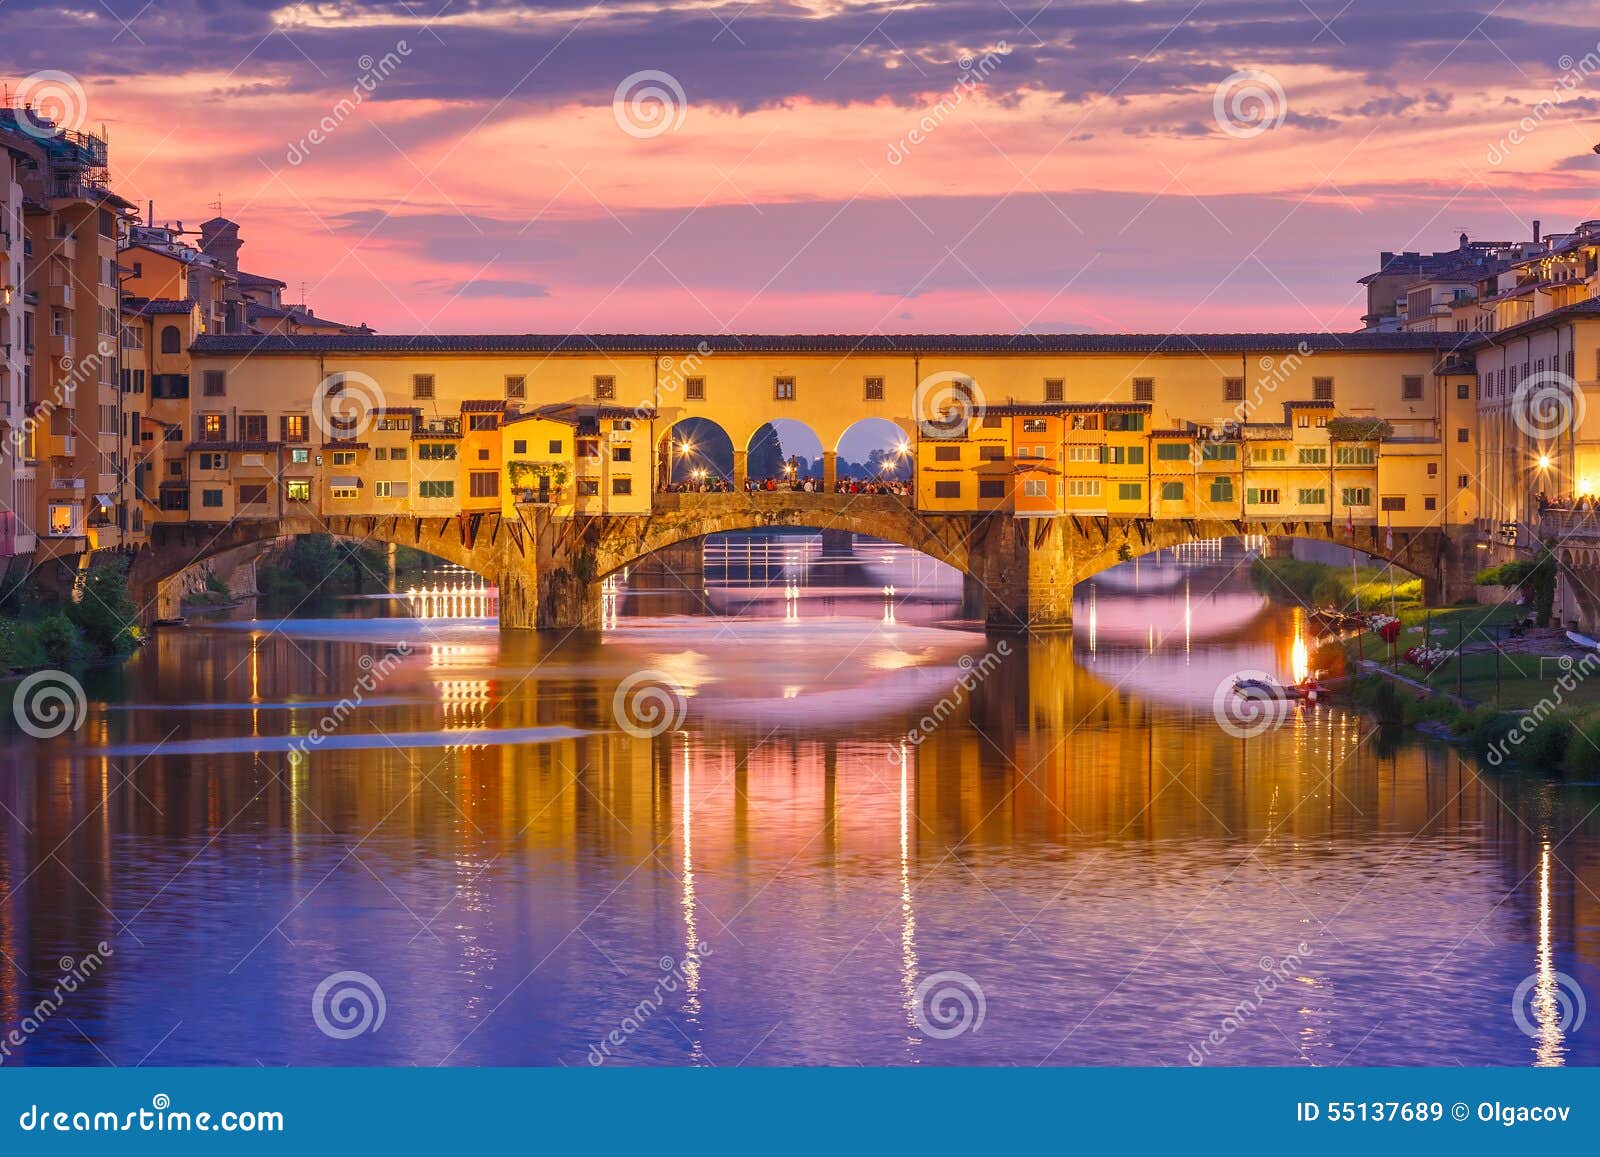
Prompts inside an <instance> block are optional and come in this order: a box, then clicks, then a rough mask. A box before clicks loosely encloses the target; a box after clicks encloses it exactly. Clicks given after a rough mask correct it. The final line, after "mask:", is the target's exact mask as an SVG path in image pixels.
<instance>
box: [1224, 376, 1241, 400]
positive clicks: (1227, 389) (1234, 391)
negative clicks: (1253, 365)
mask: <svg viewBox="0 0 1600 1157" xmlns="http://www.w3.org/2000/svg"><path fill="white" fill-rule="evenodd" d="M1222 400H1223V401H1224V402H1242V401H1244V379H1243V378H1223V379H1222Z"/></svg>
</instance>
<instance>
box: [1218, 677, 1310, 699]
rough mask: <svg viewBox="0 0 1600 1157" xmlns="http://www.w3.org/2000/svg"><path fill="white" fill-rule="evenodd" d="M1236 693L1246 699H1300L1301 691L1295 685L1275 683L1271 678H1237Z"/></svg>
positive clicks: (1235, 683)
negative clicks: (1287, 685) (1288, 685)
mask: <svg viewBox="0 0 1600 1157" xmlns="http://www.w3.org/2000/svg"><path fill="white" fill-rule="evenodd" d="M1233 692H1234V694H1235V695H1239V696H1242V697H1243V698H1245V699H1298V698H1300V694H1299V692H1297V691H1296V690H1295V688H1293V687H1285V686H1284V685H1283V684H1281V683H1274V682H1272V681H1271V680H1270V679H1235V680H1234V681H1233Z"/></svg>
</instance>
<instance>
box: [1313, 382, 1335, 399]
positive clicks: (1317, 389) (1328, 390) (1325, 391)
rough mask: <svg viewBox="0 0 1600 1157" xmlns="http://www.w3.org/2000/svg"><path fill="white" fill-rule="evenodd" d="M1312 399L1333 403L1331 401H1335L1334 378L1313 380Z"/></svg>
mask: <svg viewBox="0 0 1600 1157" xmlns="http://www.w3.org/2000/svg"><path fill="white" fill-rule="evenodd" d="M1311 397H1312V399H1313V400H1314V401H1318V402H1331V401H1333V379H1332V378H1312V379H1311Z"/></svg>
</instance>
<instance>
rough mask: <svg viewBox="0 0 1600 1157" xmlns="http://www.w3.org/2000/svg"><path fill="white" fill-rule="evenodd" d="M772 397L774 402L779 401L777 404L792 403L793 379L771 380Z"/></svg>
mask: <svg viewBox="0 0 1600 1157" xmlns="http://www.w3.org/2000/svg"><path fill="white" fill-rule="evenodd" d="M772 397H773V399H774V400H776V401H779V402H792V401H794V379H793V378H773V379H772Z"/></svg>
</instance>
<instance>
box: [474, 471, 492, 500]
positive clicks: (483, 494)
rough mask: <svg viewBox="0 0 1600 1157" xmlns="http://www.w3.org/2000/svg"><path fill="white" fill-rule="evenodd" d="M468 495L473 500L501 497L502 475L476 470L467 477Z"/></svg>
mask: <svg viewBox="0 0 1600 1157" xmlns="http://www.w3.org/2000/svg"><path fill="white" fill-rule="evenodd" d="M467 493H468V494H469V495H471V496H472V497H473V498H498V497H500V475H499V474H497V473H496V472H495V471H493V470H474V471H472V473H470V474H468V475H467Z"/></svg>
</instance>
